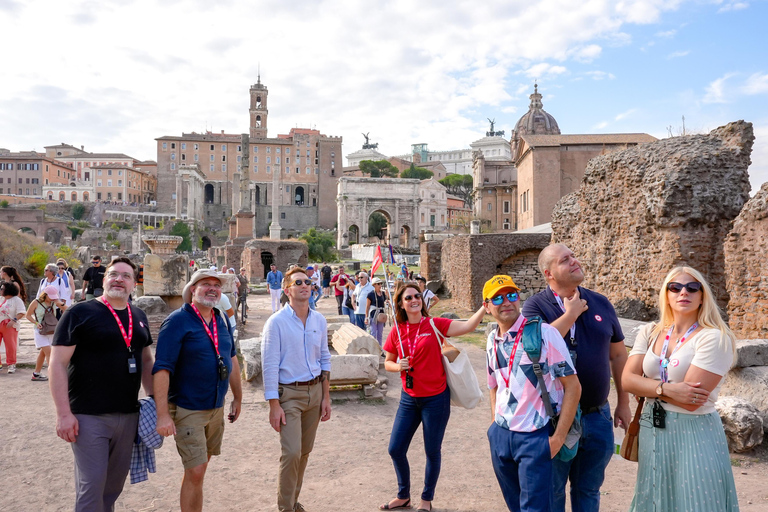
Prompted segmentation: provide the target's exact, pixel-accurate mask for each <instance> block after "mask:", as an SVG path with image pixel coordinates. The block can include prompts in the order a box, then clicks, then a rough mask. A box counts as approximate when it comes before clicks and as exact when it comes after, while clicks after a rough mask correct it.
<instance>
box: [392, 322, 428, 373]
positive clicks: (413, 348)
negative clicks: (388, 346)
mask: <svg viewBox="0 0 768 512" xmlns="http://www.w3.org/2000/svg"><path fill="white" fill-rule="evenodd" d="M422 322H424V318H422V319H421V322H419V328H418V329H417V330H416V336H414V337H413V340H410V339H408V338H406V340H405V341H406V342H407V343H408V357H410V358H411V368H413V356H414V354H415V353H416V340H417V339H418V338H419V333H421V324H422ZM406 325H407V326H408V334H410V332H411V327H410V324H406ZM398 330H400V329H399V326H398ZM401 337H402V334H401ZM400 350H403V347H400ZM403 357H405V353H403Z"/></svg>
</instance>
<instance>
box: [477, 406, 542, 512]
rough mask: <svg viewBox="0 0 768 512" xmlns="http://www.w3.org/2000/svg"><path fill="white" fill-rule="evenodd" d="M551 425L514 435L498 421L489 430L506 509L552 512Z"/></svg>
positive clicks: (494, 461)
mask: <svg viewBox="0 0 768 512" xmlns="http://www.w3.org/2000/svg"><path fill="white" fill-rule="evenodd" d="M549 432H550V425H549V424H548V425H547V426H545V427H543V428H540V429H539V430H534V431H533V432H513V431H511V430H509V429H506V428H503V427H500V426H499V425H498V424H497V423H496V422H495V421H494V422H493V423H492V424H491V427H490V428H489V429H488V442H489V443H490V445H491V462H492V463H493V472H494V473H496V480H498V481H499V487H501V494H502V495H503V496H504V501H505V502H506V503H507V508H508V509H509V510H512V511H514V512H549V511H550V510H551V509H550V506H551V503H550V495H551V493H552V484H551V482H552V457H551V456H550V452H549Z"/></svg>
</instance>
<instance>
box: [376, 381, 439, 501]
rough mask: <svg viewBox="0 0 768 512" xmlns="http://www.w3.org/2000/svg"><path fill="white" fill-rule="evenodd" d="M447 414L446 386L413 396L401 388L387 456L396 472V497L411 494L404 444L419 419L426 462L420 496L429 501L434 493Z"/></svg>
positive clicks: (408, 444)
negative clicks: (430, 394)
mask: <svg viewBox="0 0 768 512" xmlns="http://www.w3.org/2000/svg"><path fill="white" fill-rule="evenodd" d="M450 417H451V392H450V390H449V389H448V388H447V387H446V388H445V391H443V392H442V393H440V394H439V395H434V396H427V397H418V398H414V397H412V396H410V395H409V394H407V393H406V392H405V390H403V391H402V392H401V394H400V407H398V408H397V415H396V416H395V423H394V424H393V425H392V434H391V436H390V438H389V456H390V457H392V463H393V464H394V466H395V475H396V476H397V497H398V498H399V499H406V498H410V497H411V467H410V466H409V464H408V447H409V446H410V445H411V440H412V439H413V435H414V434H415V433H416V429H418V428H419V424H421V423H423V424H424V427H423V428H422V432H423V434H424V451H425V452H427V453H426V455H427V465H426V468H425V475H424V490H423V491H422V493H421V499H422V500H424V501H432V499H433V498H434V496H435V486H436V485H437V478H438V477H439V476H440V462H441V454H440V449H441V447H442V445H443V436H444V435H445V427H446V426H447V425H448V419H449V418H450Z"/></svg>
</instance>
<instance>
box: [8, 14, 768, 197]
mask: <svg viewBox="0 0 768 512" xmlns="http://www.w3.org/2000/svg"><path fill="white" fill-rule="evenodd" d="M377 4H379V5H377ZM765 20H768V2H767V1H766V0H759V1H756V0H692V1H685V0H622V1H619V2H617V1H610V0H587V1H582V2H573V1H571V0H567V1H566V0H544V1H539V2H530V1H522V0H505V1H495V0H488V1H485V2H476V1H455V2H453V3H451V4H446V3H445V2H442V1H438V0H424V1H422V2H418V3H417V2H408V1H404V0H395V1H391V2H386V3H385V2H379V3H373V2H356V1H342V0H336V1H305V0H296V1H294V2H282V1H279V0H269V1H252V2H237V1H234V0H221V1H219V2H216V3H215V4H214V3H212V2H207V1H204V0H169V1H164V2H156V1H153V0H119V1H116V0H101V1H98V2H96V1H91V0H86V1H82V0H74V1H70V2H53V1H50V0H27V1H24V2H22V1H18V0H0V27H3V30H2V34H3V35H2V37H3V45H2V49H1V50H0V57H2V61H3V64H4V65H3V67H4V71H5V73H4V79H3V80H0V112H1V113H2V117H3V122H2V123H0V147H5V148H8V149H11V150H12V151H19V150H29V149H36V150H38V151H42V150H43V147H44V146H46V145H51V144H57V143H59V142H67V143H70V144H74V145H78V146H79V145H81V144H82V145H85V148H86V150H89V151H96V152H124V153H127V154H129V155H131V156H134V157H135V158H138V159H154V158H156V146H155V142H154V138H155V137H159V136H162V135H178V134H180V133H181V132H182V131H183V132H189V131H198V132H200V131H204V130H205V129H210V130H213V131H220V130H225V131H226V132H227V133H243V132H246V131H247V129H248V111H247V109H248V88H249V86H250V84H252V83H254V82H255V81H256V76H257V73H258V70H259V69H260V70H261V77H262V82H263V83H265V84H266V85H267V86H268V87H269V91H270V95H269V108H270V114H269V128H270V135H277V134H278V133H287V132H288V131H289V130H290V128H291V127H296V126H298V127H316V128H318V129H319V130H321V131H322V132H323V133H325V134H327V135H341V136H343V137H344V148H343V149H344V154H349V153H351V152H353V151H355V150H357V149H359V148H360V146H361V145H362V143H363V137H362V135H361V134H360V133H361V132H370V135H371V138H372V141H373V142H378V143H379V144H380V145H379V149H380V151H382V152H383V153H385V154H388V155H396V154H403V153H407V152H408V151H409V150H410V144H412V143H416V142H426V143H428V144H429V147H430V149H435V150H446V149H459V148H465V147H468V145H469V143H470V142H472V141H474V140H476V139H478V138H480V137H482V136H483V135H484V133H485V131H486V130H487V129H488V126H487V125H488V123H487V121H486V118H489V117H490V118H495V119H496V128H497V129H502V130H506V132H507V136H509V135H510V133H511V130H512V128H513V126H514V124H515V122H516V121H517V119H518V118H519V117H520V116H521V115H522V114H523V113H524V112H525V111H526V110H527V108H528V103H529V100H528V95H529V94H530V93H531V92H532V89H533V81H534V80H535V79H536V80H538V83H539V91H540V92H541V93H542V94H543V95H544V99H543V101H544V108H545V109H546V110H547V111H548V112H550V113H551V114H552V115H554V116H555V118H556V119H557V121H558V123H559V125H560V128H561V130H562V131H563V133H615V132H646V133H650V134H652V135H654V136H656V137H665V136H667V127H672V132H673V133H675V134H677V133H679V131H680V130H681V128H682V120H681V117H682V116H685V125H686V128H687V130H688V131H690V132H696V133H701V132H707V131H709V130H712V129H714V128H716V127H717V126H720V125H723V124H726V123H728V122H730V121H735V120H738V119H745V120H747V121H751V122H752V123H753V124H754V126H755V134H756V136H757V140H756V143H755V147H754V150H753V154H752V160H753V164H752V166H751V168H750V175H751V181H752V186H753V192H754V191H756V190H757V188H759V186H760V185H761V184H762V183H763V182H766V181H768V107H766V99H768V60H767V59H766V58H765V53H766V48H768V37H767V36H766V27H765Z"/></svg>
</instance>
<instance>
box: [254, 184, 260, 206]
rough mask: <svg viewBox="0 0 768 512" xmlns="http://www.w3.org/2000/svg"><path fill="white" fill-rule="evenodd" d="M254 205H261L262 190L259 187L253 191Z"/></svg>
mask: <svg viewBox="0 0 768 512" xmlns="http://www.w3.org/2000/svg"><path fill="white" fill-rule="evenodd" d="M253 204H261V188H259V186H258V185H256V186H255V187H254V189H253Z"/></svg>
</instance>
